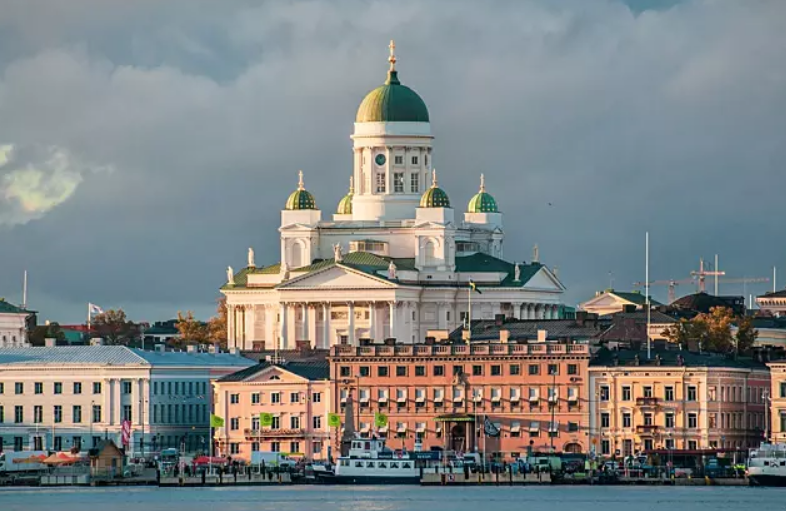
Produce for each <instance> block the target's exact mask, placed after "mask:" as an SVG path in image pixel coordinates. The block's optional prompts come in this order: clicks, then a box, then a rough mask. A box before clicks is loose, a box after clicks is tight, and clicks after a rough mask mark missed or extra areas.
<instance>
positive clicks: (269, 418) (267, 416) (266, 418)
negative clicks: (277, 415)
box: [259, 412, 273, 428]
mask: <svg viewBox="0 0 786 511" xmlns="http://www.w3.org/2000/svg"><path fill="white" fill-rule="evenodd" d="M259 425H260V426H262V427H263V428H269V427H270V426H272V425H273V414H272V413H268V412H262V413H260V414H259Z"/></svg>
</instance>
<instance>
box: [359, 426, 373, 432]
mask: <svg viewBox="0 0 786 511" xmlns="http://www.w3.org/2000/svg"><path fill="white" fill-rule="evenodd" d="M369 430H371V424H363V427H362V428H360V431H362V432H363V433H367V432H368V431H369Z"/></svg>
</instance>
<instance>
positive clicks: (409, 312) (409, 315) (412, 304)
mask: <svg viewBox="0 0 786 511" xmlns="http://www.w3.org/2000/svg"><path fill="white" fill-rule="evenodd" d="M415 306H416V305H415V302H407V307H406V308H405V309H404V314H406V315H407V321H409V339H407V342H413V341H412V340H413V339H414V342H418V340H419V339H418V338H417V337H415V320H414V319H412V312H413V311H414V310H415Z"/></svg>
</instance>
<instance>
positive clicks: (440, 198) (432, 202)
mask: <svg viewBox="0 0 786 511" xmlns="http://www.w3.org/2000/svg"><path fill="white" fill-rule="evenodd" d="M431 176H432V177H431V188H429V189H428V190H426V193H424V194H423V196H422V197H421V198H420V207H421V208H449V207H450V199H449V198H448V194H447V193H445V190H443V189H442V188H440V187H439V186H437V171H436V170H433V171H432V174H431Z"/></svg>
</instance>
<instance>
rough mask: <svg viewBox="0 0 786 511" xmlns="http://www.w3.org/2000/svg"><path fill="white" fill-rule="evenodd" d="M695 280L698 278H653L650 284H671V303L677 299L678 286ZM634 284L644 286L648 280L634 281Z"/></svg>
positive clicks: (692, 282)
mask: <svg viewBox="0 0 786 511" xmlns="http://www.w3.org/2000/svg"><path fill="white" fill-rule="evenodd" d="M695 282H696V279H693V278H690V279H682V280H675V279H668V280H653V281H650V286H669V303H672V302H674V300H676V299H677V286H679V285H681V284H694V283H695ZM633 285H634V286H635V287H643V286H645V285H646V282H634V283H633Z"/></svg>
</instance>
